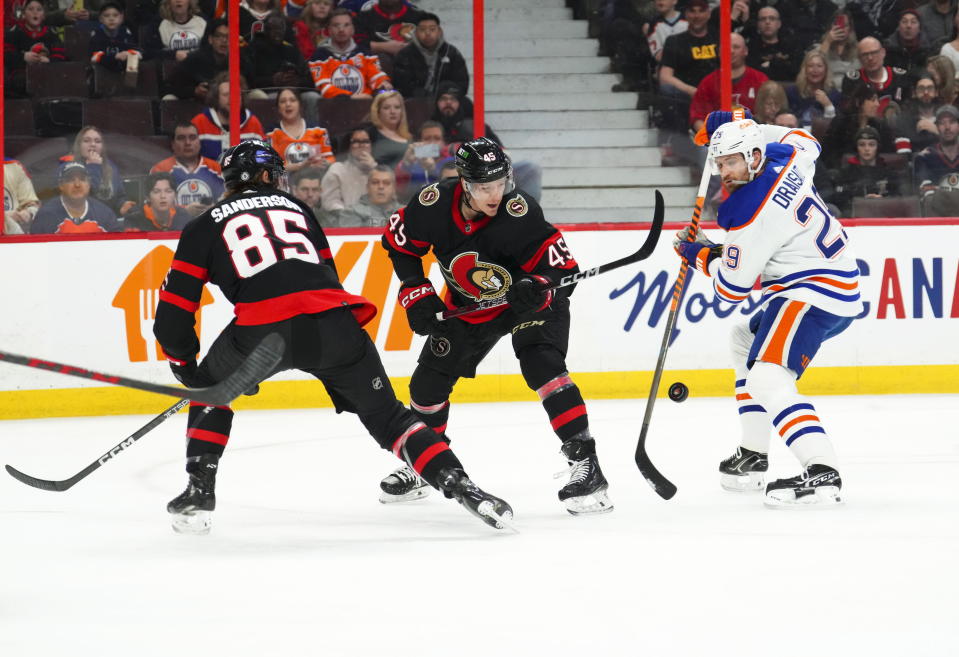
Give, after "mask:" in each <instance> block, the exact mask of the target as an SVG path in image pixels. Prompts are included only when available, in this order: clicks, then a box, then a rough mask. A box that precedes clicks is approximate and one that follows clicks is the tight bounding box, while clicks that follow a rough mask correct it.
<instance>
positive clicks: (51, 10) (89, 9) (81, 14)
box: [43, 0, 100, 30]
mask: <svg viewBox="0 0 959 657" xmlns="http://www.w3.org/2000/svg"><path fill="white" fill-rule="evenodd" d="M43 5H44V7H45V8H46V10H47V25H49V26H50V27H65V26H76V27H77V29H82V30H88V29H90V28H92V27H93V26H94V25H93V24H94V22H95V21H96V19H97V9H98V8H99V6H100V2H99V0H79V1H78V2H70V1H69V0H43Z"/></svg>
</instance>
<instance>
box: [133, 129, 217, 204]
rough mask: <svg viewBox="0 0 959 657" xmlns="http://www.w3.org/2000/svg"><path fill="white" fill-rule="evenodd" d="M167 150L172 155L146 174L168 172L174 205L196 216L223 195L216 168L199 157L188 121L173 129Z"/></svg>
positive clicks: (197, 138)
mask: <svg viewBox="0 0 959 657" xmlns="http://www.w3.org/2000/svg"><path fill="white" fill-rule="evenodd" d="M170 148H171V150H172V151H173V155H172V156H170V157H168V158H166V159H165V160H160V161H159V162H157V163H156V164H154V165H153V168H152V169H150V173H169V174H170V175H171V176H172V178H173V188H174V190H175V191H176V204H177V205H179V206H182V207H183V208H185V209H186V211H187V212H189V213H190V214H191V215H192V216H194V217H196V216H199V215H200V214H202V213H203V212H205V211H206V210H208V209H209V208H210V206H211V205H213V203H214V202H215V201H217V200H218V199H219V198H220V197H221V196H222V195H223V178H222V177H221V176H220V165H219V164H217V162H216V161H215V160H211V159H210V158H208V157H203V156H202V155H200V133H199V131H198V130H197V127H196V126H195V125H193V124H192V123H190V122H189V121H180V122H178V123H177V124H176V125H175V126H174V128H173V134H172V135H171V136H170Z"/></svg>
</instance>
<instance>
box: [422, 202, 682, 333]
mask: <svg viewBox="0 0 959 657" xmlns="http://www.w3.org/2000/svg"><path fill="white" fill-rule="evenodd" d="M665 214H666V204H665V201H664V200H663V195H662V194H660V193H659V190H658V189H657V190H656V207H655V209H654V210H653V220H652V222H651V223H650V225H649V234H648V235H647V236H646V241H644V242H643V245H642V246H641V247H639V250H638V251H636V252H635V253H631V254H630V255H628V256H625V257H623V258H620V259H619V260H614V261H613V262H607V263H606V264H605V265H600V266H599V267H593V268H592V269H584V270H583V271H579V272H576V273H575V274H570V275H569V276H563V277H562V278H561V279H559V282H558V283H556V284H555V285H552V286H550V288H549V289H550V290H555V289H557V288H561V287H568V286H570V285H575V284H576V283H579V282H580V281H583V280H585V279H587V278H592V277H593V276H599V275H600V274H605V273H606V272H610V271H613V270H614V269H619V268H620V267H625V266H626V265H631V264H633V263H634V262H639V261H640V260H645V259H646V258H648V257H649V256H651V255H652V254H653V251H655V250H656V244H657V243H658V242H659V234H660V233H661V232H662V230H663V218H664V216H665ZM506 305H509V302H507V301H506V299H505V298H504V297H500V298H499V299H485V300H483V301H477V302H476V303H469V304H466V305H465V306H460V307H459V308H453V309H451V310H444V311H442V312H439V313H436V319H438V320H441V321H442V320H444V319H452V318H453V317H462V316H463V315H469V314H471V313H475V312H479V311H480V310H489V309H490V308H499V307H500V306H506Z"/></svg>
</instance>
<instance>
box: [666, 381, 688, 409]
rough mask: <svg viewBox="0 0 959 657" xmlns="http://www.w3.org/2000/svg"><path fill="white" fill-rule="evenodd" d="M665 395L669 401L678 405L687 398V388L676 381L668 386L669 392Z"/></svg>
mask: <svg viewBox="0 0 959 657" xmlns="http://www.w3.org/2000/svg"><path fill="white" fill-rule="evenodd" d="M667 394H668V395H669V398H670V399H672V400H673V401H674V402H676V403H677V404H678V403H679V402H684V401H686V398H687V397H689V388H687V387H686V384H685V383H682V382H680V381H677V382H676V383H674V384H673V385H671V386H669V392H668V393H667Z"/></svg>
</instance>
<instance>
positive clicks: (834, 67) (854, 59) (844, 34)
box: [818, 12, 860, 89]
mask: <svg viewBox="0 0 959 657" xmlns="http://www.w3.org/2000/svg"><path fill="white" fill-rule="evenodd" d="M818 50H819V51H820V52H821V53H822V54H823V56H824V57H825V58H826V63H827V64H828V65H829V70H830V72H831V74H832V78H833V85H834V86H835V87H836V88H837V89H840V88H842V83H843V81H844V80H845V79H846V75H847V74H849V73H852V72H853V71H857V70H859V67H860V64H859V40H858V39H857V38H856V32H855V31H854V30H853V29H852V19H850V18H849V14H847V13H845V12H839V13H837V14H836V16H835V17H834V18H833V20H832V23H831V24H830V26H829V29H828V30H826V33H825V34H824V35H823V37H822V41H821V42H820V43H819V46H818Z"/></svg>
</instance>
